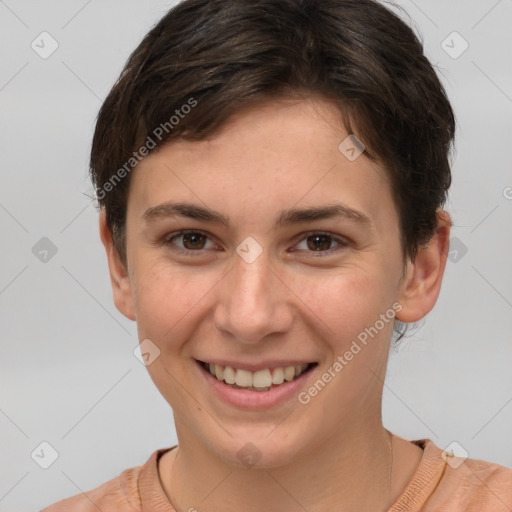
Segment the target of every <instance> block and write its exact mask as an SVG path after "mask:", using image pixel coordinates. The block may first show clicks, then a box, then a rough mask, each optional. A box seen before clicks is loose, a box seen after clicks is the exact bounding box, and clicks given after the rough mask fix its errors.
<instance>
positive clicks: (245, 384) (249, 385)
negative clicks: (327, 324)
mask: <svg viewBox="0 0 512 512" xmlns="http://www.w3.org/2000/svg"><path fill="white" fill-rule="evenodd" d="M197 362H198V363H199V365H200V366H201V367H202V368H203V369H204V370H205V371H207V372H208V373H210V374H211V375H212V376H213V377H215V378H216V379H217V380H219V381H220V382H222V383H224V384H226V385H227V386H229V387H231V388H234V389H245V390H247V391H269V390H271V389H274V388H277V387H279V386H281V385H282V384H286V382H291V381H293V380H296V379H298V378H299V377H300V376H301V375H304V374H305V373H308V372H310V371H311V370H312V369H313V368H314V367H316V366H317V365H318V363H306V364H301V365H296V366H282V367H276V368H266V369H262V370H258V371H256V372H251V371H249V370H243V369H240V368H233V367H231V366H220V365H217V364H211V363H206V362H204V361H197Z"/></svg>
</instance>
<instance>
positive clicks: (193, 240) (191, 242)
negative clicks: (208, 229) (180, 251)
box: [181, 233, 206, 249]
mask: <svg viewBox="0 0 512 512" xmlns="http://www.w3.org/2000/svg"><path fill="white" fill-rule="evenodd" d="M181 236H182V237H183V246H184V247H185V249H204V244H205V242H206V237H205V236H204V235H202V234H201V233H185V234H184V235H181Z"/></svg>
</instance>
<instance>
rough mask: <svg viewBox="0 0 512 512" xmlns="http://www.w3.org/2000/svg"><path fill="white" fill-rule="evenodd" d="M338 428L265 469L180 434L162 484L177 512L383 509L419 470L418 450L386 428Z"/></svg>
mask: <svg viewBox="0 0 512 512" xmlns="http://www.w3.org/2000/svg"><path fill="white" fill-rule="evenodd" d="M177 427H178V424H177ZM177 430H178V432H179V433H181V434H183V433H184V432H187V431H186V429H178V428H177ZM340 430H343V432H341V433H340V436H338V437H336V438H334V439H328V440H325V441H324V442H323V443H319V444H317V445H315V446H314V447H313V448H312V449H311V450H310V451H308V452H307V453H303V454H300V455H297V456H296V457H294V458H292V461H291V462H290V463H288V464H286V465H282V466H279V467H268V468H258V466H257V465H256V466H254V467H252V468H245V467H240V466H234V465H232V464H229V463H227V462H226V461H224V460H223V459H221V458H220V457H218V456H217V455H216V454H215V453H212V452H211V451H210V450H208V449H207V447H206V446H204V445H203V444H202V443H201V442H200V441H199V440H197V439H192V438H193V436H192V435H191V434H190V433H188V434H186V435H185V436H183V435H182V436H180V435H179V436H178V438H179V439H180V442H179V448H178V449H175V450H173V451H172V452H170V453H169V455H172V456H171V457H169V458H168V459H167V460H165V462H164V461H163V459H162V463H161V469H160V472H161V480H162V485H163V488H164V491H165V492H166V494H167V496H168V497H169V500H170V501H171V503H172V505H173V506H174V508H175V509H176V511H177V512H185V511H188V510H194V509H197V510H201V509H203V510H205V509H206V510H211V511H217V510H222V511H224V512H235V511H239V510H244V511H247V512H253V511H254V512H256V511H260V510H294V509H296V510H308V511H310V512H316V511H320V510H322V511H323V512H329V511H331V510H332V511H333V512H334V511H335V510H336V511H339V510H340V509H342V510H343V511H344V512H356V511H357V512H362V511H366V510H368V511H372V512H375V511H386V510H387V509H388V508H389V507H390V506H391V504H392V503H393V501H394V500H395V499H396V498H397V496H398V494H399V493H400V492H401V490H402V489H403V487H404V486H405V484H406V483H407V481H408V480H409V478H410V477H411V476H412V473H413V472H414V470H415V469H416V467H417V465H418V463H419V460H420V458H421V454H422V451H421V449H419V448H418V447H416V446H414V445H412V444H411V443H408V442H406V441H405V440H402V439H400V438H397V437H396V436H392V435H391V434H390V433H389V432H388V431H387V430H386V429H385V428H384V427H383V426H382V424H380V428H375V429H372V430H370V429H366V428H365V431H364V432H363V431H362V429H360V428H356V427H355V426H354V427H353V431H352V432H348V431H346V430H345V429H340ZM183 437H185V438H184V439H183ZM418 452H419V453H418ZM411 455H414V456H413V457H411ZM397 459H398V460H397ZM397 462H399V463H400V465H401V468H396V463H397ZM319 468H321V469H319Z"/></svg>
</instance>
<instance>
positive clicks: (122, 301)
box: [99, 208, 136, 320]
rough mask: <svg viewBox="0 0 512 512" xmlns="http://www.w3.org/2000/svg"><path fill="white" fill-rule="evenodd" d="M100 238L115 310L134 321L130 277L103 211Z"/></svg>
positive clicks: (101, 213) (101, 212) (103, 210)
mask: <svg viewBox="0 0 512 512" xmlns="http://www.w3.org/2000/svg"><path fill="white" fill-rule="evenodd" d="M99 224H100V237H101V241H102V242H103V245H104V246H105V250H106V252H107V259H108V268H109V272H110V283H111V285H112V293H113V295H114V304H115V305H116V307H117V309H118V310H119V311H120V312H121V313H122V314H123V315H124V316H126V317H127V318H129V319H130V320H135V319H136V317H135V310H134V307H133V294H132V285H131V282H130V276H129V274H128V271H127V268H126V266H125V265H124V263H123V262H122V260H121V257H120V256H119V253H118V252H117V249H116V248H115V246H114V241H113V238H112V230H111V229H110V227H109V226H108V223H107V217H106V214H105V209H104V208H102V209H101V211H100V219H99Z"/></svg>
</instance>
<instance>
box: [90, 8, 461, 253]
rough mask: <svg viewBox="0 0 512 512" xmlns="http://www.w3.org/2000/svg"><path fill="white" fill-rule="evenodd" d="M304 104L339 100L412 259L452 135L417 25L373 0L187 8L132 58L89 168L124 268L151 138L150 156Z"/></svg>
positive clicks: (432, 213)
mask: <svg viewBox="0 0 512 512" xmlns="http://www.w3.org/2000/svg"><path fill="white" fill-rule="evenodd" d="M304 95H316V96H320V97H324V98H326V99H330V100H335V101H336V102H337V103H338V104H339V106H340V116H341V119H342V121H343V123H344V125H345V127H346V128H347V130H348V131H349V133H354V134H355V135H356V136H357V137H358V138H359V139H360V140H361V141H363V143H364V145H365V146H366V150H365V154H366V156H368V157H369V158H370V159H371V160H379V161H381V162H382V163H383V164H384V165H385V167H386V169H387V170H388V173H389V177H390V181H391V185H392V191H393V197H394V200H395V202H396V205H397V208H398V212H399V219H400V229H401V237H402V247H403V253H404V256H409V257H411V258H413V257H414V256H415V254H416V253H417V250H418V247H419V246H420V245H422V244H424V243H426V242H427V241H428V240H429V239H430V238H431V236H432V235H433V234H434V232H435V229H436V226H437V217H436V213H437V210H438V209H439V208H440V207H441V206H442V205H443V204H444V202H445V200H446V194H447V190H448V188H449V186H450V183H451V173H450V163H449V153H450V149H451V145H452V142H453V138H454V133H455V119H454V114H453V111H452V108H451V106H450V103H449V101H448V99H447V96H446V92H445V90H444V88H443V86H442V84H441V83H440V81H439V79H438V77H437V75H436V73H435V71H434V69H433V67H432V65H431V64H430V62H429V61H428V59H427V58H426V57H425V55H424V54H423V47H422V44H421V42H420V41H419V39H418V38H417V36H416V35H415V33H414V32H413V30H412V29H411V28H410V27H409V26H408V25H407V24H406V23H404V22H403V21H402V20H401V19H400V18H399V17H398V16H397V15H396V14H394V13H393V12H392V11H391V10H389V9H387V8H386V7H384V6H383V5H381V4H379V3H378V2H377V1H374V0H184V1H182V2H181V3H179V4H178V5H176V6H175V7H173V8H172V9H171V10H170V11H169V12H168V13H167V14H166V15H165V16H164V17H163V18H162V19H161V20H160V21H159V22H158V23H157V24H156V25H155V26H154V27H153V28H152V29H151V31H150V32H149V33H148V34H147V35H146V36H145V37H144V39H143V40H142V42H141V43H140V44H139V46H138V47H137V48H136V49H135V51H134V52H133V53H132V54H131V56H130V57H129V59H128V61H127V63H126V65H125V68H124V70H123V71H122V73H121V76H120V77H119V79H118V81H117V82H116V84H115V85H114V87H113V88H112V90H111V91H110V93H109V95H108V96H107V98H106V100H105V102H104V103H103V105H102V107H101V110H100V112H99V115H98V120H97V124H96V130H95V133H94V138H93V144H92V150H91V162H90V173H91V178H92V181H93V184H94V187H95V189H96V195H97V198H98V200H99V205H100V207H102V208H105V211H106V218H107V222H108V224H109V227H110V228H111V229H112V233H113V238H114V243H115V247H116V249H117V251H118V253H119V254H120V256H121V257H122V260H123V261H124V262H125V263H126V247H125V236H124V235H125V229H126V226H125V224H126V209H127V197H128V188H129V183H130V172H129V171H130V169H131V168H133V167H134V166H135V165H136V163H137V161H138V159H139V158H140V157H141V155H140V152H141V148H144V146H145V144H146V143H147V142H148V141H149V140H150V139H151V140H152V141H153V142H152V145H149V143H147V146H148V147H146V151H142V152H143V153H144V154H146V152H147V150H148V148H150V149H149V150H150V151H151V150H153V149H154V147H157V146H160V145H161V144H164V143H167V142H169V141H170V140H172V139H175V140H176V139H178V138H181V139H184V140H190V141H198V140H202V139H205V138H206V137H208V136H211V135H212V134H214V133H215V132H216V131H218V130H219V129H220V128H221V127H222V126H223V125H224V124H225V123H226V121H228V120H229V119H230V117H231V116H232V115H233V114H236V113H237V112H238V111H240V110H241V109H243V108H246V107H248V106H251V105H255V104H257V103H258V102H261V101H264V100H269V99H272V98H278V97H301V96H302V97H304ZM186 105H188V107H187V109H185V106H186ZM192 105H193V108H192ZM176 121H177V122H176ZM158 127H160V130H159V131H158V133H159V134H160V136H159V137H156V136H154V135H153V136H152V134H154V133H155V130H158ZM160 132H161V133H160ZM164 132H165V133H164ZM148 137H149V139H148ZM155 139H158V140H155ZM340 142H341V141H340ZM135 157H136V158H135ZM127 163H129V165H128V166H127ZM123 169H124V171H123Z"/></svg>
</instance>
